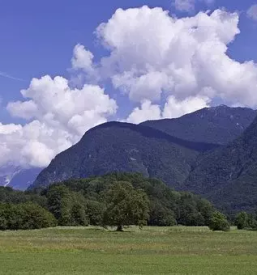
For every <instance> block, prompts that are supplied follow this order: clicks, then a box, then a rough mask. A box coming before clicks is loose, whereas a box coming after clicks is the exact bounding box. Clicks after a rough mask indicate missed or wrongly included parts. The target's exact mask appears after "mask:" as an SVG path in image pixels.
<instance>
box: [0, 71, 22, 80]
mask: <svg viewBox="0 0 257 275" xmlns="http://www.w3.org/2000/svg"><path fill="white" fill-rule="evenodd" d="M0 77H4V78H8V79H12V80H16V81H22V82H26V80H24V79H21V78H18V77H14V76H12V75H9V74H7V73H5V72H1V71H0Z"/></svg>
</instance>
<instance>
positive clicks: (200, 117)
mask: <svg viewBox="0 0 257 275" xmlns="http://www.w3.org/2000/svg"><path fill="white" fill-rule="evenodd" d="M256 115H257V111H255V110H252V109H249V108H230V107H227V106H225V105H221V106H218V107H212V108H204V109H201V110H199V111H196V112H194V113H191V114H187V115H185V116H182V117H180V118H176V119H164V120H156V121H146V122H143V123H142V124H141V125H145V126H149V127H153V128H155V129H158V130H161V131H163V132H165V133H167V134H169V135H171V136H174V137H178V138H182V139H186V140H190V141H197V142H207V143H217V144H223V145H224V144H227V143H228V142H230V141H232V140H234V139H235V138H237V137H238V136H239V135H240V134H241V133H242V132H243V131H244V130H245V129H246V128H247V127H248V126H249V125H250V124H251V123H252V121H253V120H254V118H255V116H256Z"/></svg>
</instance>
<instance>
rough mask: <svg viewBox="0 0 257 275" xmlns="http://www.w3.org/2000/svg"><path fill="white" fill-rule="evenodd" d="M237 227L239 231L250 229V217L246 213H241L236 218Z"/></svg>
mask: <svg viewBox="0 0 257 275" xmlns="http://www.w3.org/2000/svg"><path fill="white" fill-rule="evenodd" d="M235 225H236V226H237V229H239V230H241V229H245V228H247V227H249V217H248V214H247V213H246V212H240V213H239V214H238V215H237V216H236V220H235Z"/></svg>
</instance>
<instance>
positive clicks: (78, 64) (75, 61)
mask: <svg viewBox="0 0 257 275" xmlns="http://www.w3.org/2000/svg"><path fill="white" fill-rule="evenodd" d="M93 59H94V55H93V54H92V53H91V52H90V51H88V50H86V49H85V47H84V46H83V45H80V44H78V45H76V46H75V48H74V50H73V57H72V59H71V64H72V68H73V69H75V70H79V69H81V70H84V71H85V72H87V73H91V72H92V71H93V70H94V68H93Z"/></svg>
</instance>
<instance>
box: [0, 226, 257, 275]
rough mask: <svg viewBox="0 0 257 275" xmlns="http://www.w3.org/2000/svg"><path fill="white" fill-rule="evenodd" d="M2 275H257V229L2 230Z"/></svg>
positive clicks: (0, 263)
mask: <svg viewBox="0 0 257 275" xmlns="http://www.w3.org/2000/svg"><path fill="white" fill-rule="evenodd" d="M0 274H1V275H2V274H3V275H15V274H19V275H25V274H30V275H42V274H44V275H46V274H47V275H66V274H67V275H68V274H69V275H81V274H92V275H94V274H181V275H182V274H190V275H192V274H199V275H200V274H203V275H209V274H213V275H217V274H224V275H225V274H226V275H228V274H233V275H236V274H247V275H251V274H257V232H254V231H238V230H236V229H232V230H231V231H230V232H212V231H210V230H209V229H208V228H207V227H164V228H161V227H145V228H143V230H139V229H138V228H135V227H133V228H128V229H126V231H125V232H119V233H118V232H115V231H107V230H104V229H102V228H93V227H86V228H83V227H80V228H75V227H74V228H72V227H65V228H60V227H59V228H51V229H43V230H35V231H16V232H11V231H6V232H0Z"/></svg>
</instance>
